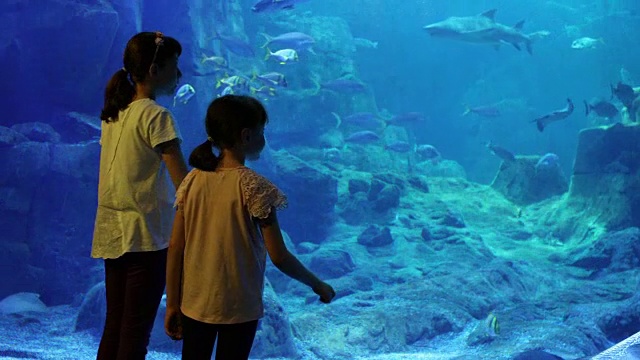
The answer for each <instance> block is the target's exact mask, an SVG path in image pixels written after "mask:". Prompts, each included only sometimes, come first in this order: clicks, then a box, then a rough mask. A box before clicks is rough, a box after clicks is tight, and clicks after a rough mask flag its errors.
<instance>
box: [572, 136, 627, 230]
mask: <svg viewBox="0 0 640 360" xmlns="http://www.w3.org/2000/svg"><path fill="white" fill-rule="evenodd" d="M639 139H640V126H639V125H637V124H636V125H630V126H625V125H622V124H619V123H618V124H614V125H612V126H609V127H598V128H590V129H585V130H582V131H580V135H579V139H578V150H577V154H576V159H575V162H574V165H573V174H572V176H571V187H570V189H569V197H570V198H571V200H573V201H577V202H580V203H581V205H580V206H581V207H582V208H585V209H588V213H589V214H591V215H594V216H597V217H599V218H600V220H601V221H603V222H604V223H606V225H607V228H609V229H614V230H619V229H623V228H626V227H629V226H637V225H638V224H640V141H639Z"/></svg>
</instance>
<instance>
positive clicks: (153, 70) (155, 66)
mask: <svg viewBox="0 0 640 360" xmlns="http://www.w3.org/2000/svg"><path fill="white" fill-rule="evenodd" d="M149 75H150V76H156V75H158V64H155V63H154V64H151V66H150V67H149Z"/></svg>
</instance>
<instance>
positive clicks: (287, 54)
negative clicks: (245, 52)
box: [264, 49, 298, 65]
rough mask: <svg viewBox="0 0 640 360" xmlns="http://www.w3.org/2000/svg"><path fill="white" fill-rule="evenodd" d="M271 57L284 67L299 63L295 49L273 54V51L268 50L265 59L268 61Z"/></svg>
mask: <svg viewBox="0 0 640 360" xmlns="http://www.w3.org/2000/svg"><path fill="white" fill-rule="evenodd" d="M271 57H273V58H275V59H276V60H278V61H279V62H280V64H282V65H284V64H286V63H290V62H293V61H298V52H297V51H295V50H293V49H282V50H278V51H276V52H271V50H269V49H267V56H265V58H264V59H265V60H268V59H269V58H271Z"/></svg>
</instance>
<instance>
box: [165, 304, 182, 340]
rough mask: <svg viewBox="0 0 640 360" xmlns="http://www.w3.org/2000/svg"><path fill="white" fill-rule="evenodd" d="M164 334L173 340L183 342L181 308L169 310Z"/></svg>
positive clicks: (166, 315)
mask: <svg viewBox="0 0 640 360" xmlns="http://www.w3.org/2000/svg"><path fill="white" fill-rule="evenodd" d="M164 332H165V333H167V335H169V337H170V338H171V339H173V340H182V313H181V312H180V309H179V308H167V312H166V314H165V315H164Z"/></svg>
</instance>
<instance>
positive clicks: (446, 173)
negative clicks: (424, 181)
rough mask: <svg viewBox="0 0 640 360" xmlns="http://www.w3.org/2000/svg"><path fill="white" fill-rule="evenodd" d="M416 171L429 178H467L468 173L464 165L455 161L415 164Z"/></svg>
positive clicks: (428, 161) (427, 161)
mask: <svg viewBox="0 0 640 360" xmlns="http://www.w3.org/2000/svg"><path fill="white" fill-rule="evenodd" d="M415 171H416V172H417V173H418V174H421V175H424V176H429V177H446V178H461V179H466V178H467V173H466V171H465V170H464V168H463V167H462V165H460V164H459V163H457V162H456V161H453V160H442V161H432V160H426V161H421V162H419V163H417V164H415Z"/></svg>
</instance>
